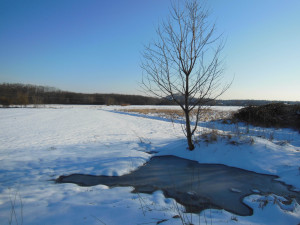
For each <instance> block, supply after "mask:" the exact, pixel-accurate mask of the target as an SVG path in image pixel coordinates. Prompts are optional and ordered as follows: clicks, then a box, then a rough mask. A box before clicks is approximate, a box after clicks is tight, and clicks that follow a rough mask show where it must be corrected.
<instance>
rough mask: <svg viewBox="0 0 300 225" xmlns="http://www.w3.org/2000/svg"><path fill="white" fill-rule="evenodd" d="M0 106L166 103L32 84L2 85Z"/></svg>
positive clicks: (159, 100)
mask: <svg viewBox="0 0 300 225" xmlns="http://www.w3.org/2000/svg"><path fill="white" fill-rule="evenodd" d="M0 104H1V105H4V106H9V105H28V104H89V105H122V104H130V105H157V104H168V103H167V102H165V103H164V101H163V100H161V99H159V98H152V97H145V96H139V95H121V94H83V93H75V92H68V91H61V90H59V89H57V88H53V87H45V86H36V85H31V84H7V83H3V84H0Z"/></svg>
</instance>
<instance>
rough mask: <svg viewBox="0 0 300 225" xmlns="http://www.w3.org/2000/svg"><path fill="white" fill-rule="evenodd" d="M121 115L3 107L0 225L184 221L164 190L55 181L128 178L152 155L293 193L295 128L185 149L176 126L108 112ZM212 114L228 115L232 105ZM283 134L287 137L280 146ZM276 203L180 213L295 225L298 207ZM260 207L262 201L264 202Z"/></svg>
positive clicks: (298, 156) (103, 110)
mask: <svg viewBox="0 0 300 225" xmlns="http://www.w3.org/2000/svg"><path fill="white" fill-rule="evenodd" d="M129 107H131V108H133V107H141V106H129ZM129 107H127V108H129ZM143 107H145V106H143ZM147 107H148V108H153V106H147ZM161 107H164V106H161ZM165 107H167V108H169V107H170V106H165ZM172 107H174V106H172ZM119 108H120V107H119V106H61V105H51V106H50V105H49V106H46V107H42V108H8V109H4V108H1V109H0V224H107V225H109V224H130V225H132V224H156V223H157V222H159V221H162V220H166V221H165V222H162V223H161V224H181V223H182V222H181V220H180V219H178V218H173V216H175V215H178V214H179V213H182V212H181V211H178V209H176V208H177V207H176V206H179V208H180V209H182V207H181V206H180V205H178V204H176V202H175V201H174V200H173V199H168V198H165V197H164V195H163V193H162V192H161V191H157V192H155V193H153V194H136V193H131V191H132V190H133V188H132V187H115V188H108V187H107V186H104V185H97V186H93V187H80V186H77V185H75V184H56V183H55V182H54V179H56V178H58V177H59V176H60V175H68V174H72V173H82V174H93V175H109V176H120V175H123V174H127V173H130V172H131V171H133V170H135V169H136V168H138V167H139V166H142V165H143V164H144V163H146V162H147V161H148V160H149V159H150V157H151V155H150V154H148V153H147V152H149V151H156V152H157V154H156V155H175V156H179V157H182V158H186V159H192V160H197V161H198V162H200V163H219V164H225V165H229V166H233V167H238V168H242V169H247V170H251V171H255V172H259V173H266V174H274V175H277V176H279V180H280V181H283V182H285V183H286V184H289V185H293V187H294V189H295V190H298V191H299V190H300V147H299V144H298V143H299V140H300V135H299V133H297V132H295V131H291V130H289V129H281V130H280V131H278V132H279V133H278V139H276V138H277V135H276V134H275V135H274V139H272V140H268V139H265V138H260V137H258V135H255V134H254V133H253V135H252V134H251V133H250V134H251V135H252V136H245V135H241V136H239V137H234V138H233V139H232V140H235V141H236V143H238V144H237V145H232V144H229V142H228V140H227V139H226V137H219V138H218V141H217V142H212V143H205V142H201V141H200V142H199V144H197V145H196V149H195V150H194V151H188V150H187V148H186V147H187V144H186V140H185V136H184V134H183V133H182V129H181V125H180V124H179V123H176V122H174V123H172V122H170V121H168V120H162V119H160V118H155V117H149V118H147V117H144V116H138V115H135V114H124V113H119V112H117V111H113V110H115V109H119ZM214 109H215V110H228V111H234V110H237V109H238V107H235V108H234V107H228V108H226V107H219V108H218V107H217V108H214ZM202 125H203V126H206V127H209V126H207V124H204V123H203V124H201V126H202ZM213 126H214V128H217V129H222V128H224V130H225V131H226V132H231V130H230V129H229V128H230V126H231V127H232V126H234V125H226V126H225V125H221V124H219V123H214V124H213ZM201 129H202V130H208V129H209V128H200V130H201ZM253 129H256V128H253ZM250 134H249V135H250ZM284 137H289V138H290V140H289V141H288V142H287V143H285V144H282V143H283V142H282V138H284ZM291 137H292V138H291ZM280 138H281V139H280ZM250 140H251V141H250ZM279 140H280V141H279ZM279 143H280V144H279ZM281 198H282V197H280V196H275V195H269V196H261V195H259V194H255V195H254V194H253V195H251V196H248V197H246V198H245V199H244V202H245V204H247V205H249V206H250V207H252V208H253V210H254V214H253V215H252V216H248V217H242V216H237V215H234V214H232V213H229V212H226V211H225V210H212V209H208V210H205V211H203V212H201V214H187V216H188V218H189V220H192V222H193V223H194V224H199V223H201V224H295V225H297V224H298V223H300V206H299V205H298V204H297V202H296V201H293V202H292V203H291V204H290V205H284V204H282V203H281V202H282V201H283V200H281ZM264 202H267V203H268V204H266V205H263V204H262V203H264ZM190 222H191V221H190Z"/></svg>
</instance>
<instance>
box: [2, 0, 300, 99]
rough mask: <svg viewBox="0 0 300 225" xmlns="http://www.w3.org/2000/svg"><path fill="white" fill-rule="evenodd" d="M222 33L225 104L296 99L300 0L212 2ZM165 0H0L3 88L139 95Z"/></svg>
mask: <svg viewBox="0 0 300 225" xmlns="http://www.w3.org/2000/svg"><path fill="white" fill-rule="evenodd" d="M207 3H208V6H209V7H210V9H211V10H212V13H211V17H210V18H211V20H212V21H213V22H214V21H215V23H216V24H217V27H218V31H219V32H220V33H221V32H222V33H224V37H225V38H226V40H227V42H226V46H225V49H224V52H223V56H224V57H225V61H226V71H225V74H224V76H225V79H226V80H230V79H232V77H233V76H235V79H234V82H233V84H232V86H231V88H230V89H229V90H228V92H227V93H226V94H224V95H223V97H222V98H224V99H269V100H298V101H300V1H299V0H209V1H207ZM169 7H170V1H168V0H51V1H50V0H49V1H41V0H30V1H24V0H14V1H11V0H0V83H2V82H9V83H15V82H18V83H30V84H38V85H48V86H54V87H57V88H60V89H62V90H69V91H77V92H87V93H94V92H98V93H124V94H143V93H141V92H139V89H140V88H139V82H140V81H141V77H142V71H141V69H140V66H139V65H140V60H141V54H140V53H141V51H142V50H143V45H144V44H147V43H149V41H151V39H153V38H156V34H155V28H156V27H157V25H158V23H159V21H160V20H162V19H164V18H165V17H166V16H167V15H168V8H169Z"/></svg>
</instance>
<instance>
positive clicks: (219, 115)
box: [120, 108, 232, 121]
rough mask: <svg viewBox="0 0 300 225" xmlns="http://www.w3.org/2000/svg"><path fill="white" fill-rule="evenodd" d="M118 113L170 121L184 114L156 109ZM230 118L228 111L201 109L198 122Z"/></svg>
mask: <svg viewBox="0 0 300 225" xmlns="http://www.w3.org/2000/svg"><path fill="white" fill-rule="evenodd" d="M120 111H123V112H129V113H139V114H145V115H148V114H154V115H156V116H159V117H164V118H170V119H180V118H182V117H183V116H184V112H183V111H182V110H181V109H156V108H147V109H146V108H145V109H142V108H141V109H122V110H120ZM196 114H197V110H193V111H191V113H190V116H191V117H195V116H196ZM231 116H232V112H228V111H219V110H212V109H208V108H205V109H201V112H200V121H211V120H219V119H226V118H228V117H231Z"/></svg>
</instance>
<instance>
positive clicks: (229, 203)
mask: <svg viewBox="0 0 300 225" xmlns="http://www.w3.org/2000/svg"><path fill="white" fill-rule="evenodd" d="M276 178H278V177H277V176H272V175H265V174H258V173H255V172H251V171H247V170H242V169H238V168H234V167H228V166H224V165H219V164H199V163H198V162H196V161H191V160H187V159H182V158H178V157H175V156H156V157H153V158H151V160H150V161H149V162H148V163H147V164H145V165H144V166H141V167H139V168H138V169H137V170H135V171H133V172H132V173H130V174H126V175H123V176H92V175H83V174H73V175H69V176H60V177H59V178H58V179H57V180H56V182H57V183H75V184H78V185H80V186H94V185H98V184H103V185H107V186H109V187H116V186H133V187H134V188H135V189H134V191H133V192H140V193H153V192H154V191H157V190H161V191H163V193H164V195H165V196H166V197H170V198H174V199H175V200H176V201H177V202H179V203H180V204H182V205H184V206H185V208H186V212H191V213H198V212H200V211H202V210H204V209H208V208H216V209H225V210H226V211H229V212H232V213H235V214H237V215H241V216H250V215H252V214H253V211H252V209H251V208H250V207H248V206H247V205H245V204H244V203H243V202H242V200H243V198H244V197H245V196H248V195H250V194H253V193H254V192H255V193H257V190H258V191H259V192H260V193H261V194H268V193H274V194H276V195H279V196H284V197H286V198H287V199H291V198H295V199H296V201H297V202H298V203H300V193H299V192H294V191H291V190H290V189H291V186H288V185H285V184H284V183H282V182H279V181H276V180H274V179H276Z"/></svg>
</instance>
